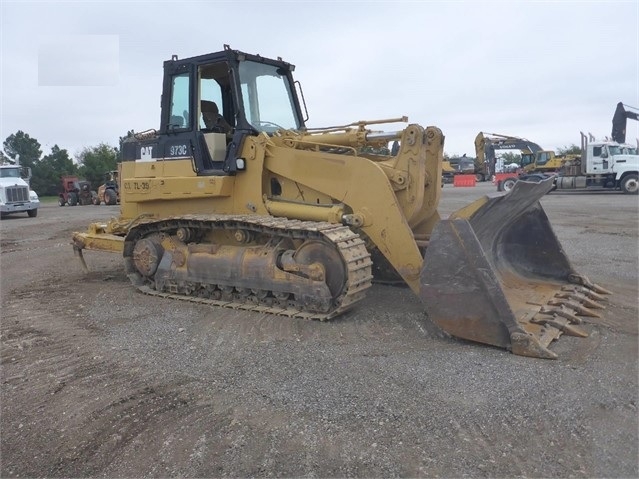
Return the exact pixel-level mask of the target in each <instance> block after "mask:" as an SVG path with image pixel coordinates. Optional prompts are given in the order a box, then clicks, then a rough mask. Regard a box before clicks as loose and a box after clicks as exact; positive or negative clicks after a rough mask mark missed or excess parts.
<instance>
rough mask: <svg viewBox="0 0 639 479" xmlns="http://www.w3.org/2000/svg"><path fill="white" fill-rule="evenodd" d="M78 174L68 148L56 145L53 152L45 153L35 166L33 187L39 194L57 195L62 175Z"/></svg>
mask: <svg viewBox="0 0 639 479" xmlns="http://www.w3.org/2000/svg"><path fill="white" fill-rule="evenodd" d="M77 174H78V167H77V166H76V165H75V164H74V163H73V160H72V159H71V158H70V157H69V153H68V152H67V150H64V149H61V148H60V147H59V146H58V145H54V146H53V148H51V153H50V154H48V155H45V156H44V157H43V158H42V160H40V161H39V162H38V163H37V164H36V165H35V166H34V168H33V178H32V179H31V188H32V189H33V190H35V191H36V192H37V193H38V194H39V195H43V196H56V195H57V194H58V192H59V191H58V189H59V184H60V177H61V176H63V175H77Z"/></svg>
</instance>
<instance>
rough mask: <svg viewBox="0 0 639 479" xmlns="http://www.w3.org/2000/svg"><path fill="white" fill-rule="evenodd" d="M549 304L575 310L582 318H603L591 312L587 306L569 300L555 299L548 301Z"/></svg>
mask: <svg viewBox="0 0 639 479" xmlns="http://www.w3.org/2000/svg"><path fill="white" fill-rule="evenodd" d="M548 304H550V305H551V306H562V305H563V306H566V307H567V308H570V309H574V310H575V312H576V313H577V314H579V315H581V316H590V317H591V318H601V316H600V315H599V314H597V313H595V312H593V311H590V310H589V309H588V308H586V307H585V306H582V305H581V304H579V303H576V302H574V301H570V300H568V299H561V298H559V299H553V300H551V301H548Z"/></svg>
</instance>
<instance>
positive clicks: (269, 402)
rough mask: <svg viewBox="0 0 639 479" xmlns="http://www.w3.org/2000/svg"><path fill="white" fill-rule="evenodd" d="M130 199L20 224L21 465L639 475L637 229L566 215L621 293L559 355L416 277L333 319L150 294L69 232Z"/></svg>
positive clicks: (6, 390) (574, 246) (16, 260)
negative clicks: (458, 326)
mask: <svg viewBox="0 0 639 479" xmlns="http://www.w3.org/2000/svg"><path fill="white" fill-rule="evenodd" d="M451 188H452V187H451ZM453 194H454V195H456V196H452V195H453ZM461 194H466V195H468V194H470V193H468V192H464V193H458V192H457V191H455V190H451V189H449V188H445V196H444V200H443V202H444V206H445V205H446V202H447V201H449V202H452V203H454V202H457V201H458V202H460V203H464V204H465V203H467V202H468V200H467V199H465V198H458V195H461ZM446 195H448V196H446ZM560 200H562V198H560V197H559V196H557V197H555V198H549V199H548V201H547V203H548V205H547V210H548V212H549V216H551V217H557V218H559V217H560V216H561V214H562V211H567V214H570V211H572V209H574V208H575V206H574V205H571V206H570V207H569V208H568V207H567V206H565V205H563V204H562V203H561V201H560ZM563 200H565V198H564V199H563ZM580 201H581V202H582V203H584V204H582V207H583V208H587V209H588V211H594V212H595V214H596V210H597V208H599V207H601V208H605V207H606V205H603V204H602V205H600V202H598V201H596V199H595V198H591V197H588V196H582V197H580ZM608 201H612V200H608ZM619 211H622V212H623V211H624V209H623V208H616V209H615V208H609V209H608V210H606V212H605V214H604V212H603V210H602V212H601V216H604V215H605V216H606V221H613V222H614V221H617V222H618V223H619V224H620V225H621V224H622V223H623V224H624V225H626V226H624V228H625V227H627V225H628V222H627V218H624V217H622V216H621V215H620V216H618V217H616V218H617V219H616V220H615V219H614V218H615V217H614V215H615V214H617V213H616V212H619ZM115 213H117V209H116V208H115V207H101V208H91V207H83V208H76V209H75V210H74V209H71V208H54V207H46V206H45V207H44V208H42V209H41V211H40V214H39V215H38V217H37V218H24V219H21V220H20V221H18V220H17V219H16V220H12V221H8V222H6V223H5V222H4V221H3V223H2V224H1V227H2V231H1V233H2V241H3V243H2V255H1V256H0V260H1V261H2V279H1V280H2V328H1V338H0V339H1V342H2V344H1V351H0V353H1V354H0V361H1V363H0V364H1V366H2V390H1V395H2V397H1V399H2V403H1V408H2V415H1V418H0V426H1V430H2V443H1V451H0V452H1V454H2V464H1V468H0V474H1V475H2V477H36V476H37V477H43V476H44V477H88V476H107V477H142V476H144V477H159V476H182V477H221V476H235V477H240V476H311V477H313V476H315V477H328V476H357V477H380V476H384V477H399V476H403V477H406V476H410V477H417V476H421V477H437V476H440V477H441V476H444V477H461V476H464V475H471V476H492V477H520V476H538V477H541V476H543V477H551V476H575V477H601V476H606V477H637V475H638V474H639V471H638V469H637V457H638V451H637V447H638V440H637V430H638V422H637V372H638V371H637V356H638V348H637V322H638V321H637V318H638V312H637V311H638V309H637V300H636V299H637V297H638V288H637V280H636V275H637V268H636V262H637V250H636V241H637V233H636V231H637V230H636V229H635V230H634V231H635V233H634V237H632V238H626V237H625V236H615V235H610V234H606V233H605V232H604V234H605V237H606V241H607V243H606V247H605V248H599V247H597V244H599V245H601V244H602V243H596V242H595V243H593V241H595V240H597V239H598V236H597V235H598V234H599V233H592V232H589V228H586V227H587V226H588V224H589V223H588V222H590V221H592V218H593V216H592V215H591V216H588V215H582V216H580V217H576V216H570V219H571V221H570V225H562V226H558V227H557V228H556V230H557V232H558V235H559V237H560V240H561V241H562V244H564V246H565V247H566V249H567V251H568V253H569V256H571V258H573V261H574V262H575V265H577V266H578V267H579V269H580V270H582V271H583V272H585V273H586V274H588V275H589V276H590V277H591V278H592V279H593V280H595V281H596V282H599V283H602V284H605V286H606V287H608V288H610V289H612V290H613V291H614V292H615V294H614V295H613V296H612V297H611V298H610V302H609V304H608V306H607V309H606V310H605V311H604V312H603V317H602V319H600V320H597V319H593V320H589V321H588V322H587V323H586V325H585V328H586V329H587V330H588V331H589V332H590V336H589V337H588V338H585V339H579V338H572V337H564V338H561V340H560V341H558V342H557V344H556V345H554V346H553V349H554V350H555V351H556V352H557V353H558V354H559V356H560V359H559V360H557V361H543V360H533V359H528V358H522V357H518V356H514V355H511V354H509V353H507V352H504V351H502V350H499V349H496V348H491V347H486V346H482V345H476V344H472V343H469V342H466V341H460V340H456V339H453V338H450V337H448V336H447V335H446V334H443V333H441V332H440V331H439V330H438V329H437V328H436V327H434V326H433V325H432V324H431V323H429V321H428V320H427V318H426V316H425V314H424V312H423V307H422V305H421V304H420V302H419V300H418V299H417V298H416V297H415V296H414V295H413V293H412V292H411V291H410V290H408V289H406V288H400V287H392V286H380V285H376V286H374V287H373V288H372V290H371V291H370V294H369V295H368V300H367V301H366V302H365V303H364V304H362V305H361V306H360V307H358V308H357V309H355V310H354V311H352V312H349V313H348V314H346V315H344V317H341V318H338V319H336V320H335V321H330V322H326V323H320V322H313V321H305V320H298V319H289V318H281V317H275V316H270V315H266V314H258V313H251V312H238V311H234V310H225V309H219V308H211V307H207V306H204V305H198V304H191V303H183V302H179V301H172V300H167V299H162V298H157V297H150V296H145V295H143V294H140V293H137V292H136V291H135V290H134V289H133V288H132V287H131V286H130V285H129V284H128V279H127V278H126V276H125V275H124V272H123V270H122V263H121V258H118V257H116V256H114V255H109V254H102V253H93V254H89V253H87V255H86V256H87V262H88V263H89V265H90V267H91V269H92V273H90V274H89V275H85V274H84V273H83V271H82V269H81V267H80V265H79V262H78V261H77V259H76V258H74V257H73V253H72V250H71V246H70V244H69V241H70V234H69V233H70V231H72V230H74V229H84V228H85V227H86V225H87V224H88V222H89V221H93V220H98V219H106V218H108V217H109V216H112V215H113V214H115ZM634 214H635V217H634V218H635V220H634V221H636V206H635V213H634ZM631 227H632V225H631ZM624 231H626V230H625V229H624ZM589 235H591V236H589ZM20 237H25V238H29V239H30V240H31V241H29V242H24V243H23V242H19V241H18V239H19V238H20ZM627 240H630V241H632V242H634V246H633V247H630V249H628V245H627V244H626V243H624V241H627ZM615 242H621V243H615ZM5 245H7V246H8V248H5ZM592 247H594V248H595V249H596V250H597V254H593V250H591V248H592ZM632 248H634V249H632ZM621 250H625V251H626V252H628V251H630V252H631V253H632V255H631V256H630V258H628V257H626V258H625V261H621V262H619V263H615V262H614V261H618V260H620V259H622V258H620V257H619V256H618V254H617V252H618V251H621ZM633 267H634V271H633V270H632V268H633ZM627 278H630V280H628V279H627Z"/></svg>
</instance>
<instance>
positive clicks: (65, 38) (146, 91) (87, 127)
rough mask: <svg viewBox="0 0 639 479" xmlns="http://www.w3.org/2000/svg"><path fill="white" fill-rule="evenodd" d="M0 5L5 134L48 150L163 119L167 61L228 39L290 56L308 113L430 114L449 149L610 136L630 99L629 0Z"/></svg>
mask: <svg viewBox="0 0 639 479" xmlns="http://www.w3.org/2000/svg"><path fill="white" fill-rule="evenodd" d="M0 13H1V19H0V22H1V23H0V26H1V30H2V32H1V34H0V35H1V37H0V38H1V41H2V43H1V54H2V57H1V66H2V71H1V80H2V84H1V90H2V91H1V93H2V95H1V105H0V106H1V117H0V138H1V139H2V140H3V141H4V139H5V138H6V137H7V136H9V135H10V134H11V133H15V132H16V131H18V130H23V131H25V132H26V133H29V134H30V135H31V136H32V137H35V138H36V139H38V141H40V143H41V144H42V145H43V151H44V153H45V154H46V153H48V152H49V151H50V148H51V147H52V146H53V145H54V144H57V145H58V146H60V147H61V148H66V149H67V150H68V151H69V153H70V154H71V155H72V156H74V155H75V154H77V153H78V152H79V151H80V150H81V149H82V148H83V147H86V146H95V145H97V144H98V143H100V142H105V143H109V144H112V145H114V146H116V145H117V142H118V137H119V136H121V135H124V134H125V133H126V131H127V130H130V129H134V130H136V131H141V130H145V129H148V128H156V127H158V126H159V115H160V110H159V107H160V94H161V82H162V62H163V61H164V60H167V59H170V58H171V55H173V54H176V55H178V56H179V57H180V58H185V57H188V56H194V55H199V54H203V53H209V52H213V51H217V50H221V49H222V47H223V45H224V44H229V45H231V47H232V48H234V49H238V50H243V51H247V52H251V53H259V54H261V55H263V56H269V57H277V56H280V57H282V58H283V59H284V60H286V61H289V62H290V63H293V64H295V65H296V71H295V76H296V79H297V80H299V81H300V82H301V83H302V86H303V89H304V94H305V98H306V103H307V106H308V109H309V113H310V121H309V123H308V125H309V126H311V127H319V126H329V125H340V124H346V123H350V122H353V121H357V120H374V119H382V118H394V117H399V116H402V115H407V116H408V117H409V120H410V121H411V122H415V123H420V124H422V125H424V126H427V125H436V126H438V127H440V128H441V129H442V130H443V132H444V134H445V135H446V146H445V150H446V152H448V153H449V154H462V153H467V154H469V155H472V154H473V153H474V151H473V140H474V138H475V135H476V134H477V133H478V132H479V131H485V132H492V133H500V134H508V135H515V136H521V137H525V138H528V139H530V140H533V141H535V142H536V143H538V144H539V145H541V146H542V147H544V148H546V149H556V148H559V147H563V146H568V145H570V144H573V143H575V144H578V143H579V132H580V131H584V132H590V133H592V134H593V135H595V136H596V137H598V138H601V137H604V136H607V135H610V132H611V120H612V115H613V113H614V109H615V106H616V104H617V102H619V101H622V102H624V103H625V104H628V105H630V106H634V107H639V33H638V32H639V2H637V1H636V0H633V1H599V2H593V1H581V2H574V1H554V2H541V1H537V2H533V1H510V2H474V1H470V2H457V1H447V2H434V1H411V2H407V1H379V2H371V1H368V2H366V1H350V2H346V1H324V2H304V1H297V2H292V1H291V2H275V1H273V2H269V1H261V2H258V1H255V2H253V1H232V2H225V1H215V2H213V1H211V2H205V1H199V2H188V1H186V2H170V1H166V2H162V1H156V2H135V1H132V2H119V1H110V2H54V1H50V2H47V1H43V2H42V1H41V2H29V1H20V2H12V1H6V0H2V4H1V7H0ZM386 129H395V127H393V126H389V127H387V128H386ZM635 138H639V125H638V122H636V121H632V120H629V122H628V141H630V142H632V143H634V142H635Z"/></svg>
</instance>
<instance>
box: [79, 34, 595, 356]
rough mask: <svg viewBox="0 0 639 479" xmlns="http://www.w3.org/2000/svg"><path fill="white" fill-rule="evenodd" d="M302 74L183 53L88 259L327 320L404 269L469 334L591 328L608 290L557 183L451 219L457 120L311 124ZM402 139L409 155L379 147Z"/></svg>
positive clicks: (544, 346) (544, 351) (201, 292)
mask: <svg viewBox="0 0 639 479" xmlns="http://www.w3.org/2000/svg"><path fill="white" fill-rule="evenodd" d="M293 70H294V66H293V65H291V64H289V63H286V62H284V61H282V59H280V58H278V59H277V60H272V59H267V58H264V57H262V56H259V55H252V54H248V53H243V52H240V51H236V50H232V49H230V48H229V47H228V46H225V47H224V50H223V51H220V52H217V53H212V54H207V55H201V56H197V57H193V58H186V59H181V60H179V59H177V57H175V56H174V57H173V59H171V60H169V61H166V62H165V63H164V83H163V92H162V104H161V120H160V128H159V130H148V131H145V132H142V133H137V134H133V135H131V136H130V137H129V138H128V139H126V140H125V141H124V142H123V144H122V148H121V152H122V162H121V164H120V169H121V171H120V188H121V189H120V216H119V218H114V219H112V220H111V221H109V222H107V223H104V224H103V223H93V224H91V225H89V228H88V230H87V231H86V232H82V233H74V235H73V245H74V250H75V251H76V253H78V254H79V256H80V258H81V260H82V264H83V265H84V267H85V268H86V263H85V261H84V258H83V256H82V251H83V250H84V249H88V250H102V251H112V252H117V253H121V254H122V255H123V258H124V268H125V271H126V273H127V275H128V276H129V278H130V279H131V281H132V283H133V284H134V285H135V286H136V287H137V288H138V289H139V290H140V291H142V292H144V293H147V294H151V295H158V296H161V297H164V298H175V299H183V300H189V301H195V302H200V303H204V304H211V305H217V306H224V307H229V308H237V309H244V310H253V311H260V312H269V313H273V314H280V315H285V316H290V317H300V318H309V319H319V320H327V319H330V318H333V317H335V316H338V315H340V314H341V313H343V312H344V311H346V310H348V309H350V308H352V307H354V306H355V305H356V304H357V303H358V302H359V301H363V300H364V298H365V293H366V290H367V289H368V288H369V287H370V286H371V283H372V281H373V276H374V275H375V276H377V275H380V276H382V277H386V278H389V277H391V278H392V277H393V276H394V277H396V278H397V277H398V278H401V279H402V280H403V281H404V282H405V283H406V284H407V285H408V286H409V287H410V288H411V289H412V290H413V291H414V292H415V293H416V294H417V295H419V297H420V298H421V299H422V301H423V303H424V306H425V309H426V312H427V314H428V317H429V318H430V320H432V321H434V322H435V323H436V324H437V325H439V326H440V327H441V328H442V329H444V330H445V331H448V332H449V333H450V334H452V335H454V336H457V337H460V338H464V339H468V340H472V341H477V342H481V343H486V344H490V345H494V346H499V347H502V348H506V349H508V350H511V351H512V352H513V353H515V354H521V355H526V356H533V357H540V358H555V357H556V354H555V353H553V352H552V351H550V350H549V349H548V345H549V344H550V342H551V341H552V340H554V339H556V338H558V337H559V336H560V335H561V334H562V333H566V334H572V335H580V336H585V335H586V333H585V332H584V331H582V330H581V329H580V328H579V327H577V326H575V324H576V323H580V322H581V319H580V316H581V315H589V316H597V314H596V313H595V312H594V308H598V307H600V302H601V300H602V299H603V298H602V296H600V295H601V294H604V293H606V291H605V290H603V289H601V288H600V287H598V286H596V285H594V284H592V283H591V282H590V281H589V280H588V279H587V278H585V277H584V276H581V275H580V274H578V273H577V272H576V271H575V270H574V269H573V267H572V266H571V264H570V262H569V260H568V258H567V257H566V255H565V253H564V251H563V249H562V247H561V245H560V244H559V242H558V240H557V238H556V236H555V234H554V232H553V230H552V228H551V226H550V223H549V221H548V218H547V217H546V215H545V213H544V211H543V209H542V207H541V205H540V203H539V199H540V198H541V197H542V196H543V195H544V194H545V193H546V192H547V191H548V190H549V189H550V188H551V187H552V182H547V181H546V182H540V183H527V182H523V181H522V182H518V183H517V185H516V187H515V188H513V190H511V192H510V193H509V194H507V195H502V194H498V193H497V194H495V195H494V196H490V197H485V198H482V199H480V200H478V201H476V202H475V203H473V204H471V205H469V206H467V207H465V208H463V209H462V210H460V211H458V212H456V213H455V214H453V215H452V216H451V217H450V218H448V219H446V220H441V219H440V217H439V215H438V213H437V206H438V202H439V197H440V193H441V185H440V182H441V175H442V159H443V145H444V136H443V135H442V132H441V131H440V130H439V129H438V128H436V127H434V126H429V127H427V128H423V127H422V126H420V125H417V124H408V125H407V126H405V127H403V128H401V129H399V130H397V131H391V132H385V131H376V130H373V129H371V127H373V126H375V125H379V124H388V123H399V122H407V119H406V118H396V119H387V120H378V121H359V122H355V123H351V124H348V125H341V126H334V127H330V128H321V129H310V128H307V127H306V126H305V121H306V120H307V114H306V108H305V105H304V103H303V95H302V94H301V89H300V87H299V84H298V83H296V82H294V80H293V76H292V72H293ZM213 104H214V105H213ZM203 105H206V107H205V108H203ZM396 140H397V141H399V144H400V147H399V151H398V152H397V153H396V155H378V154H371V153H367V152H366V151H371V149H375V148H381V147H384V146H387V145H388V144H389V142H391V141H396ZM366 147H371V148H366Z"/></svg>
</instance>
